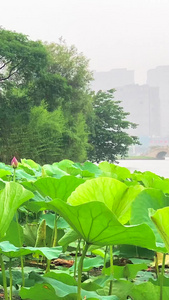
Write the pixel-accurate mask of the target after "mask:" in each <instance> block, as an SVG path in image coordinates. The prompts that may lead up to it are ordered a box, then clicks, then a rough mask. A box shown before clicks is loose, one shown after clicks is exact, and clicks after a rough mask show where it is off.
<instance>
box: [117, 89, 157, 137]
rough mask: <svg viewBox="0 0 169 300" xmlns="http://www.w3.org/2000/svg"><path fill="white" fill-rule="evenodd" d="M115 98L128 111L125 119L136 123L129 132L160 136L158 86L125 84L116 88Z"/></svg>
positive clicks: (140, 135) (139, 134)
mask: <svg viewBox="0 0 169 300" xmlns="http://www.w3.org/2000/svg"><path fill="white" fill-rule="evenodd" d="M114 96H115V100H119V101H121V106H123V108H124V111H126V112H129V113H130V114H129V116H128V117H127V119H128V120H129V121H131V122H134V123H136V124H138V126H137V128H136V129H130V131H129V133H130V134H132V135H137V136H139V137H141V138H142V139H144V137H145V138H146V137H149V138H151V137H153V136H160V115H159V109H160V99H159V90H158V87H150V86H148V85H138V84H133V85H127V86H123V87H119V88H117V90H116V92H115V94H114Z"/></svg>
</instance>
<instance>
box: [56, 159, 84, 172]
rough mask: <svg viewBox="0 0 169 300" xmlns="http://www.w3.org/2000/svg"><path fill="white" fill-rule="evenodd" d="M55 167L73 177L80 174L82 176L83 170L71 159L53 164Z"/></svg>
mask: <svg viewBox="0 0 169 300" xmlns="http://www.w3.org/2000/svg"><path fill="white" fill-rule="evenodd" d="M53 166H57V167H58V168H59V169H61V170H63V171H65V172H66V173H68V174H70V175H73V176H76V175H78V174H80V175H81V170H80V169H79V168H77V167H76V166H75V165H74V162H73V161H72V160H69V159H64V160H61V161H60V162H58V163H53Z"/></svg>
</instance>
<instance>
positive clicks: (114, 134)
mask: <svg viewBox="0 0 169 300" xmlns="http://www.w3.org/2000/svg"><path fill="white" fill-rule="evenodd" d="M114 91H115V90H109V91H107V92H103V91H99V92H98V93H97V94H94V95H93V118H92V120H90V132H91V134H90V143H91V146H92V148H91V149H90V150H89V155H88V158H89V159H90V160H91V161H97V162H99V161H101V160H109V161H114V160H115V159H116V157H117V155H120V156H121V157H124V156H126V154H127V152H128V147H129V146H130V145H132V144H138V143H139V142H138V138H137V137H135V136H129V135H128V134H127V133H126V132H125V130H127V129H129V128H135V127H136V124H134V123H131V122H129V121H127V120H126V117H127V115H129V113H126V112H124V111H123V108H122V107H121V106H120V105H119V104H120V101H114V100H113V98H114V97H113V93H114Z"/></svg>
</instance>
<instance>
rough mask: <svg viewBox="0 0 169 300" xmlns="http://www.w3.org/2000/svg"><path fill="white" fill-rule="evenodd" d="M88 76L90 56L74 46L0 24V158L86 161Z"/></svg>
mask: <svg viewBox="0 0 169 300" xmlns="http://www.w3.org/2000/svg"><path fill="white" fill-rule="evenodd" d="M90 78H91V73H90V71H89V70H88V61H87V59H86V58H85V57H84V56H83V55H82V54H78V52H77V49H76V48H75V47H74V46H71V47H68V46H67V45H66V44H65V43H64V42H61V43H59V44H52V45H44V44H42V43H41V42H34V41H31V40H29V39H28V37H27V36H25V35H23V34H18V33H16V32H11V31H7V30H4V29H0V110H1V119H0V159H1V160H3V161H4V162H9V157H10V158H11V157H13V156H14V155H15V156H17V157H18V158H22V157H24V156H26V157H31V158H32V159H34V160H37V161H38V162H43V163H47V162H49V161H50V162H52V160H60V159H63V158H66V157H67V158H69V159H74V160H76V161H84V160H85V159H86V158H87V148H88V145H89V144H88V129H87V124H86V118H87V115H88V114H89V113H90V108H91V97H90V93H89V92H88V84H89V80H90ZM42 103H43V106H42ZM44 105H45V106H44ZM50 120H51V121H50ZM32 124H34V125H32Z"/></svg>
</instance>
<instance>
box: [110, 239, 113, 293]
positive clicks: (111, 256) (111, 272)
mask: <svg viewBox="0 0 169 300" xmlns="http://www.w3.org/2000/svg"><path fill="white" fill-rule="evenodd" d="M110 274H111V275H112V276H113V274H114V270H113V246H112V245H111V246H110ZM112 288H113V279H112V280H110V286H109V295H112Z"/></svg>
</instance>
